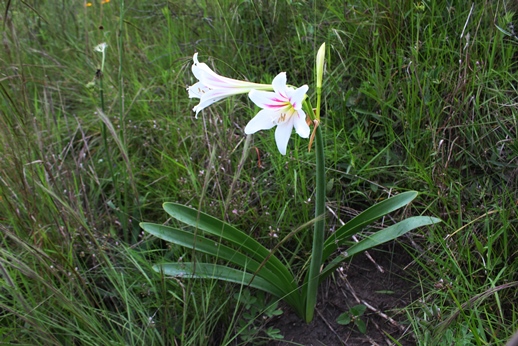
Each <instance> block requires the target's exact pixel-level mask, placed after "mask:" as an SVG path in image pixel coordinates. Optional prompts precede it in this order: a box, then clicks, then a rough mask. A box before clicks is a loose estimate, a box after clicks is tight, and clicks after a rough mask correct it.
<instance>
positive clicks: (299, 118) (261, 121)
mask: <svg viewBox="0 0 518 346" xmlns="http://www.w3.org/2000/svg"><path fill="white" fill-rule="evenodd" d="M272 86H273V92H268V91H258V90H251V91H250V92H249V94H248V97H250V99H251V100H252V102H253V103H255V104H256V105H257V106H259V107H261V108H262V110H260V111H259V113H257V115H256V116H255V117H254V118H253V119H252V120H250V122H248V124H247V125H246V127H245V133H246V134H252V133H256V132H257V131H260V130H268V129H271V128H272V127H274V126H276V125H277V128H276V129H275V142H276V143H277V148H278V149H279V152H280V153H281V154H282V155H286V148H287V147H288V141H289V139H290V136H291V132H292V130H293V128H295V131H296V132H297V134H298V135H299V136H300V137H302V138H308V137H309V133H310V130H309V125H308V124H307V123H306V113H304V111H303V110H302V102H303V101H304V98H305V97H306V92H307V91H308V86H307V85H303V86H301V87H300V88H298V89H294V88H292V87H290V86H287V85H286V73H285V72H281V73H279V74H278V75H277V76H276V77H275V78H274V79H273V81H272Z"/></svg>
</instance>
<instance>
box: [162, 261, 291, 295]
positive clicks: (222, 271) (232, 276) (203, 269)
mask: <svg viewBox="0 0 518 346" xmlns="http://www.w3.org/2000/svg"><path fill="white" fill-rule="evenodd" d="M153 269H154V270H156V271H157V272H163V273H164V274H165V275H169V276H174V277H181V278H192V279H217V280H223V281H227V282H234V283H238V284H242V285H247V286H250V287H253V288H257V289H260V290H262V291H265V292H268V293H270V294H273V295H274V296H276V297H279V298H283V297H284V296H285V292H284V291H282V290H280V289H279V288H278V287H276V286H275V285H272V284H271V283H270V282H268V281H266V280H264V279H263V278H261V277H258V276H257V275H253V274H250V273H247V272H244V271H241V270H238V269H233V268H229V267H227V266H223V265H219V264H212V263H193V262H186V263H164V264H158V265H155V266H153Z"/></svg>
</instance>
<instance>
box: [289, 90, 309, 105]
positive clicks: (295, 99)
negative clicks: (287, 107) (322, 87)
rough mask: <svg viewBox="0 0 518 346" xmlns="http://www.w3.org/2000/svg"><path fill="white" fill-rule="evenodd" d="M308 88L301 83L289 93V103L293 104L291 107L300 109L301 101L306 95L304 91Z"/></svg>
mask: <svg viewBox="0 0 518 346" xmlns="http://www.w3.org/2000/svg"><path fill="white" fill-rule="evenodd" d="M308 89H309V87H308V86H307V85H303V86H301V87H300V88H298V89H297V90H295V91H294V92H293V93H292V94H291V95H290V103H291V105H292V106H293V108H295V109H296V110H300V109H302V102H303V101H304V98H305V97H306V92H307V91H308Z"/></svg>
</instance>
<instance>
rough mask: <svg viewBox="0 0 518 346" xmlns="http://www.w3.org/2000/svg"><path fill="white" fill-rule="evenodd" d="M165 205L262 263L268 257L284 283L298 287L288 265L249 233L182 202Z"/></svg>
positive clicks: (174, 214)
mask: <svg viewBox="0 0 518 346" xmlns="http://www.w3.org/2000/svg"><path fill="white" fill-rule="evenodd" d="M163 207H164V210H165V211H166V212H167V213H168V214H169V215H171V216H172V217H174V218H175V219H177V220H178V221H181V222H183V223H185V224H187V225H189V226H192V227H195V228H197V229H200V230H203V231H205V232H208V233H210V234H213V235H215V236H217V237H221V238H222V239H225V240H226V241H228V242H230V243H232V244H233V245H235V246H236V247H237V248H238V249H239V250H240V252H243V253H246V254H247V256H249V257H250V258H253V259H254V260H256V261H258V262H260V263H262V262H263V261H264V260H265V259H268V260H267V261H266V262H265V266H266V267H267V268H268V269H269V270H270V271H271V272H272V273H274V274H276V275H277V276H278V277H279V278H281V279H282V280H283V282H284V283H286V284H287V285H289V286H287V287H286V289H287V290H288V291H291V292H294V291H295V290H296V289H297V286H296V283H295V280H294V278H293V275H292V274H291V273H290V272H289V271H288V269H287V268H286V266H285V265H284V264H282V262H281V261H280V260H279V259H278V258H277V257H276V256H275V255H273V254H272V253H271V252H270V251H269V250H268V249H266V248H265V247H264V246H263V245H261V244H260V243H259V242H258V241H256V240H255V239H254V238H252V237H250V236H249V235H248V234H246V233H244V232H242V231H240V230H238V229H237V228H235V227H232V226H231V225H229V224H227V223H225V222H223V221H221V220H218V219H216V218H214V217H212V216H210V215H207V214H205V213H203V212H200V211H198V210H196V209H192V208H189V207H186V206H184V205H181V204H177V203H164V205H163Z"/></svg>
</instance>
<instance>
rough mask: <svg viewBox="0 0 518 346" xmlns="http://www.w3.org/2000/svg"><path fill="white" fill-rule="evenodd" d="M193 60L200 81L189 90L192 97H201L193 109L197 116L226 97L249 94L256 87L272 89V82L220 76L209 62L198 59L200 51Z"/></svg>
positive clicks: (195, 73) (195, 74)
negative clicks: (259, 82) (247, 80)
mask: <svg viewBox="0 0 518 346" xmlns="http://www.w3.org/2000/svg"><path fill="white" fill-rule="evenodd" d="M193 61H194V64H193V65H192V73H193V74H194V76H195V77H196V79H198V82H197V83H196V84H194V85H192V86H190V87H188V88H187V91H188V92H189V97H190V98H199V99H200V103H198V104H197V105H196V106H194V108H193V109H192V110H193V111H194V112H196V117H198V113H199V112H200V111H201V110H202V109H204V108H205V107H208V106H210V105H211V104H213V103H214V102H217V101H220V100H222V99H224V98H225V97H228V96H232V95H238V94H247V93H249V92H250V90H256V89H257V90H272V85H271V84H257V83H251V82H246V81H241V80H237V79H232V78H227V77H223V76H220V75H219V74H217V73H216V72H214V71H212V69H211V68H210V67H209V66H207V64H205V63H202V62H199V61H198V53H195V54H194V56H193Z"/></svg>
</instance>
